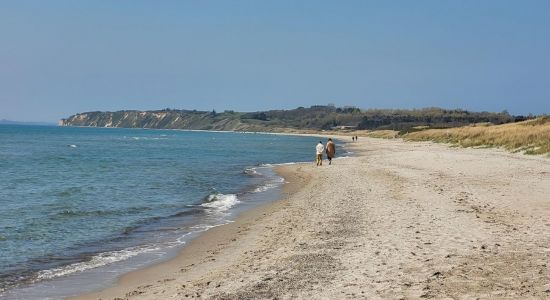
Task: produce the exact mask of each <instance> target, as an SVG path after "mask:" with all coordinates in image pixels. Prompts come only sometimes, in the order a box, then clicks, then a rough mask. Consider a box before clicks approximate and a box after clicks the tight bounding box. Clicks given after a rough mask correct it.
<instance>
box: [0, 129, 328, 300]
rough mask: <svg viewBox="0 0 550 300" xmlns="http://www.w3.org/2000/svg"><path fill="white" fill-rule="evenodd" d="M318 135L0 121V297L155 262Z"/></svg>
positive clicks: (214, 221) (309, 154)
mask: <svg viewBox="0 0 550 300" xmlns="http://www.w3.org/2000/svg"><path fill="white" fill-rule="evenodd" d="M318 140H319V139H318V138H313V137H296V136H284V135H269V134H251V133H227V132H225V133H219V132H198V131H172V130H170V131H169V130H145V129H104V128H72V127H53V126H51V127H49V126H18V125H0V253H1V255H0V292H2V291H3V292H4V294H3V295H4V296H6V295H12V296H13V295H16V294H10V293H12V291H13V290H16V289H22V288H23V287H25V286H28V285H29V284H31V285H32V284H34V285H37V284H44V283H46V284H47V283H48V282H52V281H55V280H58V281H59V280H63V278H68V277H70V276H79V274H81V273H83V272H84V273H85V272H92V273H93V272H99V273H101V272H102V271H98V270H108V268H109V267H111V269H110V271H113V269H117V268H118V269H123V268H125V267H126V268H127V267H128V265H124V264H123V262H128V261H132V259H133V258H135V257H138V256H140V255H141V257H142V259H141V260H139V261H140V262H141V263H144V261H148V260H149V261H151V260H155V259H157V258H158V257H162V256H163V255H164V254H166V253H167V251H166V249H170V248H177V247H179V246H181V245H182V244H184V243H185V242H186V241H187V239H188V238H189V237H191V236H193V235H196V234H197V233H200V232H202V231H204V230H207V229H208V228H211V227H213V226H218V225H220V224H224V223H227V222H228V221H229V220H230V219H231V217H232V214H234V212H235V211H236V210H237V209H238V208H239V207H246V205H247V204H250V203H251V202H254V201H258V199H261V198H262V197H260V196H259V195H262V194H263V195H269V192H270V190H273V188H276V187H278V186H280V185H281V184H282V180H281V178H279V177H277V176H276V175H275V174H274V173H273V170H272V169H271V167H270V166H271V165H272V164H279V163H288V162H300V161H311V160H312V159H313V156H314V155H313V154H314V147H315V145H316V143H317V142H318ZM271 197H273V195H272V196H271ZM264 198H265V197H264ZM249 202H250V203H249ZM148 253H149V254H150V255H149V256H147V254H148ZM102 268H103V269H102ZM115 273H116V272H115ZM99 276H100V277H101V274H100V275H99ZM19 295H23V294H19ZM27 295H32V293H31V294H27ZM21 297H22V298H24V297H23V296H21ZM29 297H30V296H29ZM0 298H1V295H0ZM31 298H32V297H31ZM54 298H55V297H54Z"/></svg>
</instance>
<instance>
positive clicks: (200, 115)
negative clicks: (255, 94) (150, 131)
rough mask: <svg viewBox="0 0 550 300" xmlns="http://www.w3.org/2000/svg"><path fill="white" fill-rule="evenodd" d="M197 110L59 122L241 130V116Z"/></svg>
mask: <svg viewBox="0 0 550 300" xmlns="http://www.w3.org/2000/svg"><path fill="white" fill-rule="evenodd" d="M223 115H225V113H224V114H216V113H210V112H196V111H179V110H178V111H176V110H174V111H172V110H162V111H117V112H86V113H80V114H76V115H73V116H70V117H69V118H67V119H62V120H60V121H59V125H61V126H89V127H123V128H159V129H197V130H238V129H239V127H242V126H241V125H242V124H241V122H240V121H239V119H238V118H234V117H231V116H223Z"/></svg>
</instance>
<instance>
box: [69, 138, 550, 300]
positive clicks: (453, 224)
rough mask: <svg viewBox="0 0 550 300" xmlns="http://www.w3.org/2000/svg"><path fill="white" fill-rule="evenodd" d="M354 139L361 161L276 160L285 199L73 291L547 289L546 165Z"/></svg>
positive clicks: (466, 293) (357, 293)
mask: <svg viewBox="0 0 550 300" xmlns="http://www.w3.org/2000/svg"><path fill="white" fill-rule="evenodd" d="M350 145H351V148H352V149H353V150H354V152H355V153H357V154H358V155H357V156H353V157H351V158H349V159H345V160H337V161H336V162H335V163H333V165H332V166H325V165H324V166H323V167H321V168H316V167H315V166H313V165H312V164H297V165H291V166H284V167H279V168H278V170H279V171H280V172H286V173H284V174H282V175H283V176H285V178H286V181H288V182H291V184H290V185H287V186H286V187H285V194H284V197H282V198H283V199H281V200H279V201H275V202H272V203H269V204H266V205H263V206H260V207H258V208H255V209H252V210H250V211H247V212H244V213H242V215H240V216H239V217H238V218H237V220H236V221H235V222H234V223H231V224H228V225H224V226H220V227H218V228H213V229H212V230H211V231H209V232H206V233H205V234H203V235H201V236H200V237H198V238H197V239H196V240H194V241H193V242H192V243H191V244H189V245H188V247H186V249H184V250H183V251H182V252H181V253H180V254H179V256H178V258H176V259H174V260H170V261H167V262H165V263H162V264H160V265H155V266H152V267H150V268H148V269H145V270H139V271H136V272H133V273H130V274H128V275H126V276H124V277H122V278H121V280H120V281H119V282H118V283H117V284H116V285H115V286H113V287H111V288H109V289H106V290H103V291H99V292H97V293H93V294H86V295H80V296H77V297H75V298H72V299H98V298H101V299H116V298H123V299H182V298H183V299H185V298H199V297H200V298H208V299H249V298H301V299H310V298H332V299H334V298H351V299H355V298H368V299H371V298H375V299H379V298H404V299H406V298H445V297H450V298H495V297H496V298H518V297H521V298H544V297H547V296H548V295H549V293H550V284H548V282H550V269H549V268H548V267H547V262H548V261H549V260H550V251H549V248H548V245H549V244H550V232H549V231H548V226H550V223H548V221H547V220H548V217H549V216H550V203H549V202H548V199H547V195H548V194H550V176H549V174H550V161H549V160H547V159H545V158H541V157H531V156H522V155H518V154H511V153H507V152H505V151H499V150H494V149H457V148H450V147H447V146H446V145H440V144H434V143H415V142H403V141H396V140H394V141H390V140H374V139H366V138H363V139H360V141H359V142H357V143H352V144H350ZM480 164H483V166H484V167H483V168H480V166H481V165H480ZM319 170H322V171H321V172H319ZM329 170H330V171H329ZM292 176H298V177H294V178H293V177H292Z"/></svg>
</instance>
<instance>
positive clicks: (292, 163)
mask: <svg viewBox="0 0 550 300" xmlns="http://www.w3.org/2000/svg"><path fill="white" fill-rule="evenodd" d="M295 164H298V163H297V162H287V163H279V164H260V165H259V166H260V167H276V166H291V165H295Z"/></svg>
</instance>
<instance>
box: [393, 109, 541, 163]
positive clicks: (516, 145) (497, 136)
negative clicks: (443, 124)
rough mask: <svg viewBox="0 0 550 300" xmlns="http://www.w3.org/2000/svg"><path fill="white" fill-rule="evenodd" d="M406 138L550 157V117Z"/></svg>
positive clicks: (418, 133)
mask: <svg viewBox="0 0 550 300" xmlns="http://www.w3.org/2000/svg"><path fill="white" fill-rule="evenodd" d="M402 137H403V139H405V140H407V141H434V142H441V143H451V144H453V145H456V146H460V147H481V148H483V147H502V148H505V149H507V150H509V151H512V152H523V153H525V154H547V155H549V156H550V116H543V117H539V118H536V119H532V120H527V121H523V122H518V123H509V124H502V125H491V124H487V123H483V124H473V125H469V126H464V127H457V128H448V129H427V130H422V131H417V132H412V133H407V134H405V135H403V136H402Z"/></svg>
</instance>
